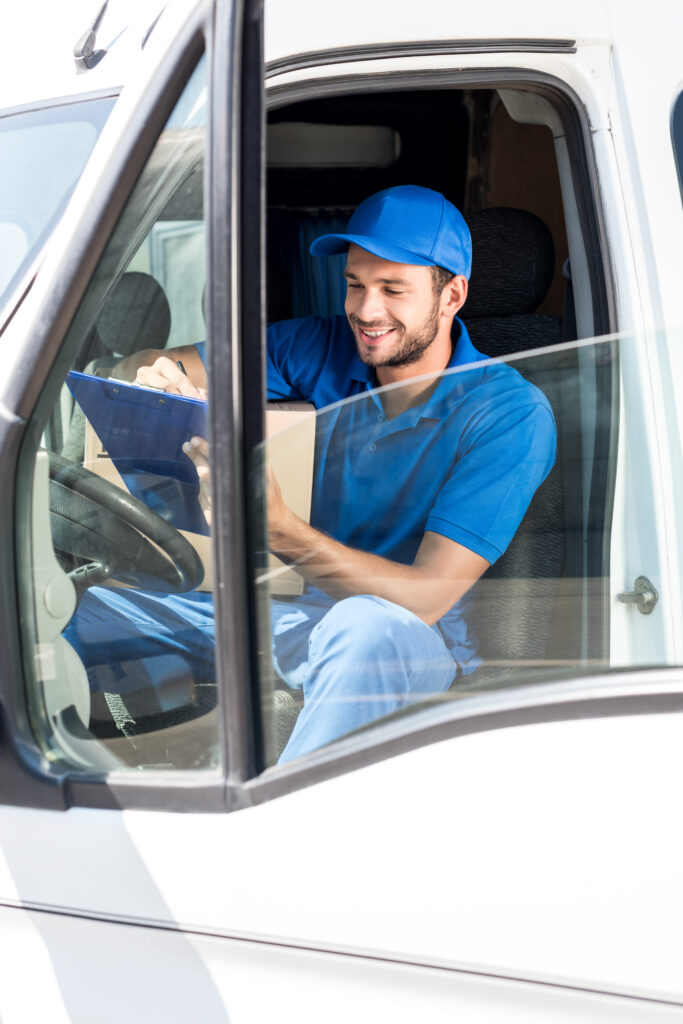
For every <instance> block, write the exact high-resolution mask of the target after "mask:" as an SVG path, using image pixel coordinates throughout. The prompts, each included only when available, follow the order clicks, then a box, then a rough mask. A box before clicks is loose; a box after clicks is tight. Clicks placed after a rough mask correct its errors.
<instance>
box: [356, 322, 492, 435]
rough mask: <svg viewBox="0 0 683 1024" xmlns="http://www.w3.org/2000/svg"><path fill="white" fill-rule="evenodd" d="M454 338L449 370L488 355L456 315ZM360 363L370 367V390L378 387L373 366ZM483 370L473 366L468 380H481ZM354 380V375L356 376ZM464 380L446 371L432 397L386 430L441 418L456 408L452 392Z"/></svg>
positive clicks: (485, 357)
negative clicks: (473, 340)
mask: <svg viewBox="0 0 683 1024" xmlns="http://www.w3.org/2000/svg"><path fill="white" fill-rule="evenodd" d="M451 337H452V339H453V342H454V345H453V352H452V354H451V358H450V360H449V363H448V366H447V367H446V371H448V370H450V371H453V370H455V369H457V367H458V366H467V365H468V364H471V363H480V362H482V360H486V359H488V356H485V355H483V354H482V353H481V352H479V351H478V349H476V348H475V347H474V345H473V344H472V340H471V338H470V336H469V334H468V333H467V328H466V327H465V325H464V323H463V322H462V320H460V319H459V318H458V317H456V318H455V319H454V321H453V329H452V332H451ZM358 362H359V363H360V365H361V366H362V367H363V369H364V370H370V373H369V374H367V375H366V376H365V380H367V381H368V387H369V388H370V389H373V388H376V387H377V381H376V379H375V374H374V372H373V371H372V370H371V368H370V367H368V366H366V365H365V363H363V362H362V360H361V359H360V357H359V358H358ZM482 373H483V367H481V368H479V367H474V368H473V369H472V370H469V371H468V372H467V381H468V384H469V385H471V384H472V383H474V381H476V380H478V379H479V378H480V377H481V375H482ZM354 379H355V378H354ZM462 379H463V376H462V375H461V374H458V373H453V372H451V373H448V372H445V371H444V373H443V375H442V376H441V379H440V380H439V383H438V384H437V385H436V387H435V388H434V391H433V392H432V394H431V395H430V396H429V398H428V399H427V401H426V402H423V403H422V404H421V405H416V406H413V407H412V408H410V409H405V410H404V411H403V412H402V413H400V415H398V416H396V418H395V419H393V420H390V421H389V422H388V423H387V424H386V427H385V430H386V432H387V433H393V432H394V431H396V430H405V429H408V428H412V427H416V426H417V424H418V423H419V421H420V420H423V419H425V420H441V419H443V417H444V415H445V413H447V412H448V410H449V409H451V408H452V407H453V391H454V388H456V387H459V385H460V384H461V382H462ZM377 401H379V399H377Z"/></svg>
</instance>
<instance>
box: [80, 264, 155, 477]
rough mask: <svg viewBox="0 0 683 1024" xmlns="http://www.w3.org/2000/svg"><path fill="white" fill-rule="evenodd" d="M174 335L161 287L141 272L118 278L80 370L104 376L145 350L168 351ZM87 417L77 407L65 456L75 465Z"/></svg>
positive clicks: (84, 347) (89, 341) (93, 329)
mask: <svg viewBox="0 0 683 1024" xmlns="http://www.w3.org/2000/svg"><path fill="white" fill-rule="evenodd" d="M170 333H171V310H170V307H169V304H168V299H167V298H166V294H165V292H164V290H163V288H162V287H161V285H160V284H159V283H158V282H157V281H156V280H155V279H154V278H153V277H152V276H151V274H144V273H142V272H140V271H129V272H128V273H126V274H122V276H121V277H120V278H119V279H118V281H117V282H116V284H115V285H114V287H113V288H112V290H111V292H110V293H109V295H108V296H107V299H106V301H105V303H104V306H103V307H102V309H101V311H100V314H99V316H98V317H97V320H96V321H95V324H94V326H93V328H92V330H91V331H90V335H89V338H88V340H87V342H86V344H85V345H84V346H83V353H84V354H83V359H82V360H81V364H80V365H79V366H78V369H81V368H83V369H85V371H86V372H87V373H95V374H98V373H99V374H104V375H105V376H106V374H107V371H108V370H110V369H111V367H112V366H114V365H115V364H116V363H117V362H118V361H119V359H122V358H123V357H124V356H129V355H132V353H133V352H139V351H140V350H141V349H145V348H165V347H166V342H167V341H168V338H169V335H170ZM84 446H85V416H84V415H83V412H82V410H81V408H80V406H78V405H76V406H75V407H74V410H73V413H72V416H71V422H70V424H69V431H68V435H67V437H66V440H65V442H64V444H63V445H62V448H61V454H62V455H63V456H64V457H65V458H67V459H70V460H71V461H72V462H82V461H83V451H84Z"/></svg>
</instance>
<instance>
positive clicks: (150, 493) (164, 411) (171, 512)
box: [66, 370, 209, 536]
mask: <svg viewBox="0 0 683 1024" xmlns="http://www.w3.org/2000/svg"><path fill="white" fill-rule="evenodd" d="M66 383H67V385H68V387H69V390H70V391H71V394H72V395H73V396H74V398H75V400H76V401H77V402H78V404H79V406H80V407H81V409H82V410H83V413H84V415H85V417H86V419H87V420H88V421H89V422H90V423H91V425H92V427H93V429H94V430H95V432H96V434H97V435H98V437H99V438H100V440H101V442H102V445H103V447H104V449H105V450H106V453H107V455H108V456H109V458H110V459H111V461H112V462H113V463H114V465H115V466H116V469H117V470H118V472H119V473H120V475H121V477H122V478H123V481H124V483H125V485H126V487H127V488H128V490H129V491H130V493H131V494H132V495H133V497H135V498H138V499H139V500H140V501H142V502H144V503H145V505H147V506H148V507H149V508H151V509H152V511H154V512H156V513H157V515H159V516H161V518H162V519H164V520H166V522H169V523H171V525H172V526H175V527H176V528H177V529H178V530H186V531H188V532H190V533H199V534H202V535H203V536H208V534H209V527H208V525H207V522H206V519H205V518H204V513H203V512H202V509H201V507H200V504H199V481H198V479H197V472H196V469H195V467H194V463H193V462H192V460H191V459H189V458H188V456H187V455H185V453H184V452H183V444H184V443H185V442H186V441H189V440H190V438H191V437H195V436H197V437H206V436H207V406H206V402H202V401H200V400H199V399H196V398H186V397H185V396H184V395H171V394H167V393H166V392H163V391H156V390H152V389H151V388H144V387H140V386H139V385H136V384H127V383H125V382H122V381H115V380H108V379H107V378H106V377H95V376H93V375H92V374H89V373H80V372H78V371H77V370H72V371H71V372H70V373H69V374H68V375H67V379H66Z"/></svg>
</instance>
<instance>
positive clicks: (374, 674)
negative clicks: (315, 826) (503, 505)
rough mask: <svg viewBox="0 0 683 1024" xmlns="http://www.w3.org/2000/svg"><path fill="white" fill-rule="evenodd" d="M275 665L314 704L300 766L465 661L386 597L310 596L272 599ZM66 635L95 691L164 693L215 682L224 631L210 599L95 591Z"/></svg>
mask: <svg viewBox="0 0 683 1024" xmlns="http://www.w3.org/2000/svg"><path fill="white" fill-rule="evenodd" d="M271 628H272V651H273V666H274V669H275V671H276V673H277V674H278V675H279V676H280V677H281V678H282V680H283V681H284V682H285V683H286V684H287V685H288V686H289V687H290V688H291V689H295V690H301V691H302V692H303V697H304V706H303V709H302V711H301V714H300V715H299V718H298V720H297V723H296V726H295V728H294V731H293V733H292V735H291V737H290V740H289V742H288V744H287V746H286V747H285V749H284V751H283V753H282V755H281V757H280V762H281V763H282V762H285V761H290V760H292V759H293V758H295V757H299V756H301V755H302V754H306V753H308V752H309V751H311V750H315V749H317V748H318V747H321V746H323V745H324V744H326V743H330V742H331V741H332V740H335V739H337V738H339V737H340V736H343V735H345V734H346V733H349V732H352V731H353V730H354V729H358V728H360V727H361V726H363V725H366V724H367V723H368V722H372V721H374V720H375V719H377V718H380V717H382V716H383V715H388V714H390V713H391V712H392V711H396V710H397V709H399V708H401V707H404V706H406V705H407V704H409V703H411V702H413V701H417V700H421V699H423V698H425V697H427V696H429V695H431V694H438V693H442V692H443V691H444V690H446V689H448V686H449V685H450V683H451V682H452V681H453V679H454V678H455V675H456V672H457V663H456V661H455V659H454V657H453V655H452V654H451V653H450V652H449V650H448V648H447V647H446V644H445V643H444V640H443V638H442V636H441V633H440V631H439V628H438V626H432V627H430V626H427V625H426V624H425V623H424V622H422V620H421V619H419V618H418V617H417V616H416V615H414V614H413V613H412V612H409V611H408V610H407V609H405V608H402V607H400V606H399V605H396V604H392V603H391V602H390V601H385V600H383V599H382V598H379V597H372V596H367V595H365V596H359V597H349V598H346V599H345V600H342V601H338V602H336V603H335V602H334V601H333V600H332V598H330V597H328V596H327V595H326V594H323V593H322V592H321V591H319V590H316V589H313V588H310V589H309V590H308V591H307V592H306V593H305V594H304V595H302V596H301V597H298V598H291V599H282V600H278V599H273V600H272V601H271ZM64 635H65V636H66V638H67V639H68V640H69V642H70V643H71V644H72V646H73V647H74V648H75V649H76V650H77V651H78V653H79V654H80V656H81V658H82V659H83V661H84V663H85V665H86V668H87V670H88V676H89V679H90V685H91V688H92V689H93V690H106V691H114V692H120V693H125V692H130V691H131V690H134V689H137V688H140V687H141V686H142V685H147V686H149V685H152V686H154V687H155V688H156V689H157V690H158V694H159V699H160V704H161V706H162V707H163V706H164V705H165V703H166V702H167V701H172V700H173V694H174V693H177V692H178V686H177V680H179V679H182V677H183V674H184V675H185V676H188V675H190V676H191V677H193V678H194V679H195V680H207V679H211V678H213V671H214V670H213V661H214V646H215V640H214V636H215V623H214V613H213V601H212V599H211V596H210V595H208V594H187V595H184V594H177V595H168V594H154V593H150V592H145V591H136V590H112V589H107V588H104V587H92V588H91V589H90V590H88V591H87V592H86V593H85V594H84V596H83V599H82V601H81V604H80V605H79V607H78V610H77V612H76V614H75V616H74V618H73V619H72V620H71V622H70V623H69V625H68V626H67V628H66V630H65V632H64Z"/></svg>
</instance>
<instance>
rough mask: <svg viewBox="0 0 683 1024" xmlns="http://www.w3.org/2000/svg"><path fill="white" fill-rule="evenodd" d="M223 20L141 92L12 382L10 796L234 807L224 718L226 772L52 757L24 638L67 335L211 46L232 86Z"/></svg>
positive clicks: (2, 595) (4, 456)
mask: <svg viewBox="0 0 683 1024" xmlns="http://www.w3.org/2000/svg"><path fill="white" fill-rule="evenodd" d="M235 6H236V7H237V6H238V4H237V3H236V4H235ZM215 19H216V20H215V21H214V4H213V3H211V2H210V0H206V2H204V3H201V4H199V5H198V6H197V7H196V9H195V11H194V14H193V15H192V16H191V17H190V18H189V19H188V21H187V22H186V23H185V26H184V29H183V31H182V32H181V33H180V34H179V35H178V37H177V38H176V39H175V40H174V42H173V45H172V46H170V47H169V49H168V51H167V52H166V53H165V54H164V56H163V59H162V62H161V65H160V66H159V68H158V73H157V75H156V76H155V79H154V87H152V88H150V89H148V90H147V91H146V92H145V94H144V95H142V96H141V97H139V101H138V103H137V106H136V111H135V117H134V119H132V120H131V121H130V122H129V125H128V128H127V130H126V132H125V135H124V137H123V138H122V139H121V140H120V145H119V148H118V150H117V154H116V159H115V160H113V161H112V162H111V164H110V167H109V173H108V175H107V177H106V180H105V181H103V182H102V187H101V190H100V191H99V192H98V194H97V195H96V196H95V197H94V199H93V201H92V203H91V207H90V210H89V219H88V226H87V230H84V231H82V232H81V233H80V234H79V238H78V243H77V244H75V245H74V246H73V247H71V248H70V251H69V253H68V256H65V259H64V271H63V276H62V277H61V284H62V287H61V289H60V292H59V294H58V295H57V296H56V297H54V298H55V308H54V310H53V312H54V315H53V316H52V317H51V318H50V320H49V321H46V320H44V319H43V320H39V321H38V323H37V325H36V329H35V330H34V331H32V332H31V334H30V336H29V337H28V338H27V339H26V347H25V351H24V359H23V361H22V366H21V370H20V373H19V374H17V375H16V376H15V379H14V381H13V383H15V385H16V391H17V406H16V408H17V410H18V416H13V417H9V416H7V417H3V418H1V419H0V465H1V466H2V468H3V471H4V472H5V473H6V476H5V479H8V480H14V481H15V482H16V491H17V503H16V506H15V508H13V509H12V512H13V515H6V516H5V517H3V524H2V534H1V535H0V539H1V541H2V542H4V543H5V544H6V547H5V549H4V550H5V551H6V552H8V553H9V552H11V553H12V565H11V566H8V571H7V572H6V573H5V574H3V578H2V582H1V583H0V614H2V618H3V621H4V623H5V638H6V640H7V641H8V643H7V644H6V645H5V644H3V645H2V650H0V701H1V702H2V705H3V707H4V710H5V716H4V721H3V724H4V726H5V743H4V744H2V745H1V746H0V778H3V779H4V780H7V781H8V782H9V780H11V784H8V785H5V786H3V787H2V789H1V790H0V798H1V799H2V802H4V803H8V804H15V805H20V806H30V807H36V808H43V807H46V808H47V807H49V808H52V809H66V808H67V807H69V806H72V805H79V806H82V807H97V808H123V807H137V808H149V809H156V810H171V809H174V810H197V811H207V810H219V809H223V808H224V806H225V803H224V801H225V779H224V775H225V766H226V764H227V750H226V740H225V729H224V727H221V737H220V743H221V748H222V759H223V771H221V772H220V773H219V772H216V773H212V774H211V775H210V776H209V777H207V778H204V779H202V778H201V776H199V777H195V778H189V777H188V773H182V772H169V773H168V774H162V773H157V772H150V773H149V774H144V775H142V774H136V773H133V772H131V773H130V775H128V774H125V773H123V772H122V773H117V774H116V775H114V776H105V775H103V774H102V773H98V772H96V771H92V772H90V773H89V772H82V771H76V770H69V769H68V768H66V767H65V766H64V765H56V764H52V763H50V762H48V761H47V759H46V758H45V757H44V756H43V754H42V753H41V751H40V750H39V748H38V746H37V744H36V741H35V739H34V737H33V734H32V732H31V728H30V724H29V722H28V717H27V713H26V696H25V693H24V678H25V671H24V657H23V656H22V644H23V643H24V640H25V636H24V637H22V631H21V627H20V622H19V615H18V600H17V598H18V594H19V592H20V590H21V586H22V585H21V581H20V580H19V577H18V571H19V565H22V566H26V565H28V564H29V559H28V558H27V554H28V549H29V546H30V528H29V527H27V526H25V525H22V524H26V523H28V522H29V521H30V515H29V508H30V492H31V484H30V481H31V479H32V476H33V472H32V467H33V461H34V453H35V450H36V448H37V446H38V442H39V434H40V431H39V428H38V423H39V422H40V420H41V417H42V418H45V411H46V410H47V409H48V408H49V407H50V406H51V404H54V401H55V400H56V397H57V392H58V390H59V386H60V382H61V375H62V374H63V372H65V370H66V368H67V366H68V362H69V355H70V353H68V352H65V351H64V348H63V345H62V342H63V340H64V337H65V335H66V332H67V329H68V327H69V324H70V322H71V320H72V319H73V316H74V315H75V313H76V311H77V309H78V307H79V304H80V302H81V300H82V298H83V295H84V293H85V290H86V288H87V286H88V284H89V282H90V280H91V277H92V274H93V272H94V270H95V267H96V265H97V263H98V261H99V259H100V257H101V255H102V253H103V251H104V248H105V246H106V244H107V242H108V240H109V237H110V234H111V231H112V229H113V227H114V225H115V223H116V222H117V220H118V218H119V216H120V214H121V212H122V210H123V209H124V207H125V205H126V203H127V202H128V199H129V196H130V194H131V191H132V188H133V186H134V184H135V182H136V180H137V178H138V176H139V174H140V172H141V171H142V169H143V168H144V166H145V164H146V162H147V160H148V158H149V156H150V153H151V151H152V149H153V148H154V146H155V144H156V142H157V139H158V137H159V135H160V133H161V130H162V129H163V126H164V124H165V123H166V121H167V119H168V117H169V115H170V113H171V111H172V109H173V108H174V106H175V104H176V102H177V100H178V97H179V95H180V93H181V92H182V89H183V88H184V87H185V85H186V83H187V81H188V80H189V78H190V75H191V74H192V72H193V71H194V69H195V67H196V64H197V62H198V60H199V59H200V57H201V56H202V55H203V54H205V55H206V59H207V75H208V76H211V77H212V78H213V80H214V81H215V80H216V79H217V78H219V77H220V75H221V69H222V73H223V76H224V79H225V89H224V93H226V94H231V92H232V88H233V82H232V79H231V77H230V75H229V74H228V70H229V68H230V57H229V55H228V54H226V53H225V52H224V51H223V50H222V48H221V47H216V46H215V45H214V44H215V39H216V38H220V35H218V33H217V30H220V29H222V30H223V37H224V38H226V37H228V36H229V34H230V33H231V32H232V31H233V29H234V28H235V26H236V25H237V24H238V22H239V19H238V18H233V4H232V3H231V2H230V0H225V2H221V0H219V7H218V9H217V10H216V12H215ZM217 65H218V67H217ZM237 91H238V92H239V90H237ZM222 102H223V103H224V102H225V96H224V95H219V96H218V97H216V101H215V102H214V101H213V99H212V105H211V108H210V109H211V115H210V116H211V121H210V123H209V125H208V140H207V153H209V154H211V155H210V157H209V161H213V162H215V163H216V164H218V166H219V167H220V168H221V169H224V168H225V166H226V163H227V165H229V161H230V160H231V159H232V152H231V151H230V150H229V151H228V152H227V153H226V152H223V151H222V150H220V148H219V147H217V146H215V145H214V144H213V143H212V139H213V136H214V134H215V124H216V123H218V122H219V121H220V118H221V117H225V109H221V103H222ZM216 177H220V172H219V173H217V172H216V170H215V169H214V168H211V169H210V170H209V169H208V168H207V178H208V179H209V180H211V179H214V180H215V178H216ZM225 347H227V346H225ZM226 404H229V403H226ZM41 410H42V412H41ZM15 549H19V550H15ZM19 556H20V557H19ZM25 632H26V631H25V630H24V634H25ZM219 685H220V682H219ZM223 690H225V687H223ZM223 705H224V702H223ZM224 716H225V711H224ZM208 774H209V773H207V775H208Z"/></svg>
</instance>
